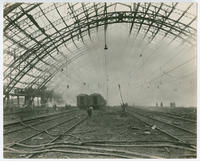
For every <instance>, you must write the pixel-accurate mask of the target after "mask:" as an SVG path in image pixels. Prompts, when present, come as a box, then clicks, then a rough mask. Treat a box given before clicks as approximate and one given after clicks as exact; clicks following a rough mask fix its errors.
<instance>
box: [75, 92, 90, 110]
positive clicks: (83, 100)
mask: <svg viewBox="0 0 200 161" xmlns="http://www.w3.org/2000/svg"><path fill="white" fill-rule="evenodd" d="M88 105H89V96H88V95H87V94H80V95H78V96H77V106H78V107H79V108H80V109H86V108H87V107H88Z"/></svg>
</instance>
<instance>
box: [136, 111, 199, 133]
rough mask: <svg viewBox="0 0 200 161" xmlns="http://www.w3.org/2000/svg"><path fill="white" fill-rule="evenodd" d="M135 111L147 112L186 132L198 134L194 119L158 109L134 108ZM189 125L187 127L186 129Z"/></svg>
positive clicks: (146, 113)
mask: <svg viewBox="0 0 200 161" xmlns="http://www.w3.org/2000/svg"><path fill="white" fill-rule="evenodd" d="M134 111H136V112H139V113H145V115H147V116H149V117H152V118H154V119H157V120H159V121H161V122H165V123H166V124H167V123H168V124H171V126H174V127H176V128H179V129H182V130H184V131H185V132H188V133H192V134H196V128H197V127H196V124H197V122H196V120H193V119H185V118H180V117H176V116H171V115H169V114H165V113H164V112H158V111H153V112H152V111H144V110H140V109H134ZM186 127H187V129H186Z"/></svg>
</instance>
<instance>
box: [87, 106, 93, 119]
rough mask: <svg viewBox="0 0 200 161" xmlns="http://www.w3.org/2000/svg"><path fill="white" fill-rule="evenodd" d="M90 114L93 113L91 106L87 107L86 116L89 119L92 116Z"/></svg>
mask: <svg viewBox="0 0 200 161" xmlns="http://www.w3.org/2000/svg"><path fill="white" fill-rule="evenodd" d="M92 112H93V107H92V106H89V107H88V108H87V113H88V116H89V117H91V116H92Z"/></svg>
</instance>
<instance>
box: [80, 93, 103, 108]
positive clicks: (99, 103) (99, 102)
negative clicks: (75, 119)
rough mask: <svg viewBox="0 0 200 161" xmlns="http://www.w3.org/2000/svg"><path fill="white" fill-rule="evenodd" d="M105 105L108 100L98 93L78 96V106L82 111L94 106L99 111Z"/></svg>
mask: <svg viewBox="0 0 200 161" xmlns="http://www.w3.org/2000/svg"><path fill="white" fill-rule="evenodd" d="M105 105H106V100H105V99H104V98H103V96H101V94H98V93H93V94H91V95H87V94H80V95H78V96H77V106H78V107H79V108H80V109H86V108H87V107H88V106H93V107H94V109H99V108H101V107H103V106H105Z"/></svg>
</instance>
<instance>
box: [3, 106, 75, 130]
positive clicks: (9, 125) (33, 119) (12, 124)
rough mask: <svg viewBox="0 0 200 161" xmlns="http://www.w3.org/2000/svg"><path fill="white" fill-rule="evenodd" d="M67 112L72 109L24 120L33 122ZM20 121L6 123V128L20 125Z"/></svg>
mask: <svg viewBox="0 0 200 161" xmlns="http://www.w3.org/2000/svg"><path fill="white" fill-rule="evenodd" d="M73 111H75V110H73ZM76 111H78V110H77V109H76ZM67 112H70V111H65V112H63V111H62V112H59V113H53V114H50V115H43V116H39V117H34V118H29V119H26V120H23V122H24V123H31V122H32V121H35V120H38V119H43V118H48V117H51V116H57V115H60V114H62V113H67ZM20 122H21V121H16V122H13V123H8V124H4V129H5V128H7V127H11V126H16V125H20Z"/></svg>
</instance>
